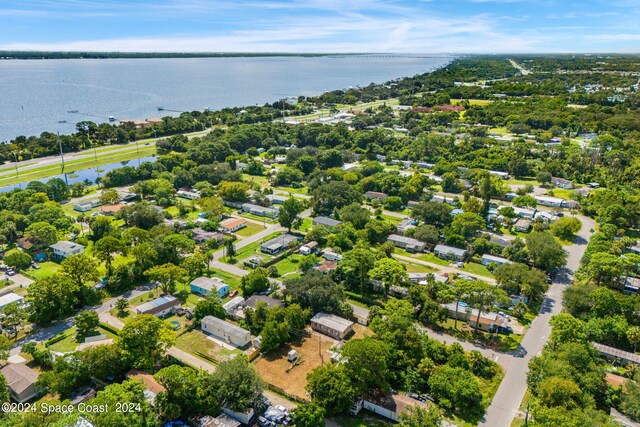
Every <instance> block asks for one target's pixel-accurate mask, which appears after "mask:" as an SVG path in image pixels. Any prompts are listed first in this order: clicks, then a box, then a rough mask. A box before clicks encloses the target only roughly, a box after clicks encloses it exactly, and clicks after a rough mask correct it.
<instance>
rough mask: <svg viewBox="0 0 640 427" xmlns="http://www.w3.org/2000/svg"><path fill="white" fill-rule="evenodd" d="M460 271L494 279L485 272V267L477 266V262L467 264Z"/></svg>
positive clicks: (487, 271) (489, 273)
mask: <svg viewBox="0 0 640 427" xmlns="http://www.w3.org/2000/svg"><path fill="white" fill-rule="evenodd" d="M462 269H463V270H464V271H466V272H467V273H471V274H477V275H478V276H484V277H490V278H492V279H493V278H494V276H493V273H491V272H490V271H489V270H487V267H485V266H484V265H482V264H478V263H477V262H468V263H466V264H465V265H464V267H463V268H462Z"/></svg>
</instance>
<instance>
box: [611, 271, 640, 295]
mask: <svg viewBox="0 0 640 427" xmlns="http://www.w3.org/2000/svg"><path fill="white" fill-rule="evenodd" d="M614 285H615V287H616V288H617V289H620V290H621V291H623V292H624V293H625V294H629V295H637V294H638V293H640V279H639V278H637V277H631V276H624V277H623V278H622V282H621V286H620V285H618V284H617V283H615V284H614Z"/></svg>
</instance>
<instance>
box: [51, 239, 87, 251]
mask: <svg viewBox="0 0 640 427" xmlns="http://www.w3.org/2000/svg"><path fill="white" fill-rule="evenodd" d="M49 247H50V248H51V249H57V250H59V251H60V252H69V251H74V250H77V249H79V248H83V249H84V246H82V245H80V244H78V243H74V242H69V241H68V240H60V241H59V242H58V243H54V244H53V245H51V246H49Z"/></svg>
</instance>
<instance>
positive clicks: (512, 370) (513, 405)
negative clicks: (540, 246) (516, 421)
mask: <svg viewBox="0 0 640 427" xmlns="http://www.w3.org/2000/svg"><path fill="white" fill-rule="evenodd" d="M578 218H579V219H580V221H582V229H581V230H580V232H579V233H578V236H577V237H576V239H575V241H574V243H573V244H572V245H571V246H566V247H565V249H566V250H567V252H568V254H569V256H568V259H567V266H566V268H565V269H564V270H563V272H562V273H561V274H559V275H558V276H557V280H556V281H554V282H553V284H552V285H551V286H550V287H549V290H548V292H547V294H546V296H545V299H544V302H543V304H542V307H541V309H540V313H539V315H538V317H536V319H535V320H534V321H533V323H532V324H531V327H530V328H529V331H528V333H527V334H526V335H525V337H524V338H523V340H522V342H521V344H520V345H521V349H520V353H519V354H517V355H516V356H515V357H513V358H511V360H510V361H509V363H508V365H507V368H506V374H505V377H504V379H503V380H502V383H501V384H500V387H499V388H498V391H497V393H496V395H495V396H494V398H493V401H492V402H491V405H490V406H489V408H488V409H487V412H486V414H485V417H484V419H483V421H482V423H481V424H480V425H481V426H486V427H509V426H510V425H511V421H512V420H513V418H514V417H515V415H516V413H517V412H518V409H519V407H520V403H521V402H522V399H523V398H524V395H525V392H526V391H527V371H528V368H529V361H530V360H531V358H532V357H534V356H535V355H537V354H538V353H539V352H540V351H541V350H542V348H543V347H544V345H545V343H546V342H547V340H548V338H549V335H550V333H551V325H549V320H550V319H551V316H553V315H555V314H558V313H560V312H561V311H562V294H563V292H564V290H565V288H566V287H568V286H569V285H571V282H572V281H573V275H574V273H575V271H576V270H577V269H578V268H579V267H580V259H581V258H582V255H583V254H584V251H585V249H586V247H587V243H588V242H589V239H590V238H591V235H592V234H593V232H592V231H591V230H593V229H595V221H594V220H592V219H591V218H586V217H584V216H578Z"/></svg>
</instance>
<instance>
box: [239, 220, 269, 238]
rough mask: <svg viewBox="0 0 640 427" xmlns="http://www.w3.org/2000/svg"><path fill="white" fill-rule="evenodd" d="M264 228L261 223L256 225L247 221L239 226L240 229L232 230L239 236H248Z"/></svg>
mask: <svg viewBox="0 0 640 427" xmlns="http://www.w3.org/2000/svg"><path fill="white" fill-rule="evenodd" d="M264 229H265V227H264V226H262V225H258V224H256V223H254V222H248V221H247V225H246V226H245V227H243V228H241V229H240V230H238V231H236V232H234V234H237V235H238V236H241V237H249V236H253V235H254V234H256V233H259V232H261V231H262V230H264Z"/></svg>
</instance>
